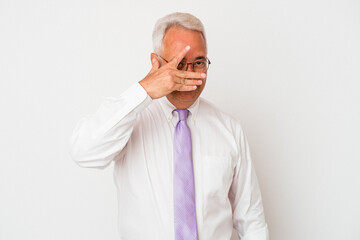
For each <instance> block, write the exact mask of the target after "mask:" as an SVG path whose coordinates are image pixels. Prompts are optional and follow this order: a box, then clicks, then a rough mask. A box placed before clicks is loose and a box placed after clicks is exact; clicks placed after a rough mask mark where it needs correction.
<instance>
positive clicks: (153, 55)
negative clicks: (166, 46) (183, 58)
mask: <svg viewBox="0 0 360 240" xmlns="http://www.w3.org/2000/svg"><path fill="white" fill-rule="evenodd" d="M154 59H156V60H157V61H159V58H158V56H157V55H156V54H155V53H151V54H150V60H151V65H153V61H154Z"/></svg>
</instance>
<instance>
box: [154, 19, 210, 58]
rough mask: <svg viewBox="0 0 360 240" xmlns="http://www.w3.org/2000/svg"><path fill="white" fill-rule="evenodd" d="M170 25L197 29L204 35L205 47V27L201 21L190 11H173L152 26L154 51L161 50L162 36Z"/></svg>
mask: <svg viewBox="0 0 360 240" xmlns="http://www.w3.org/2000/svg"><path fill="white" fill-rule="evenodd" d="M172 27H181V28H185V29H187V30H193V31H198V32H200V33H201V35H202V36H203V37H204V40H205V47H206V37H205V29H204V26H203V24H202V22H201V21H200V20H199V19H198V18H197V17H195V16H194V15H191V14H190V13H180V12H175V13H171V14H169V15H166V16H165V17H162V18H160V19H159V20H158V21H157V22H156V24H155V27H154V31H153V34H152V40H153V48H154V52H155V53H159V52H160V51H162V50H163V42H162V41H163V38H164V36H165V34H166V32H167V30H169V29H170V28H172Z"/></svg>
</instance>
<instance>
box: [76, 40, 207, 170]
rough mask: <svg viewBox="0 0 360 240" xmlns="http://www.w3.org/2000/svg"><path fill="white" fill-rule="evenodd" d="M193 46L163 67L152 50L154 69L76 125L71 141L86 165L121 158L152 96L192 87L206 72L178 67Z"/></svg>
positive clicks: (91, 165) (100, 166) (101, 166)
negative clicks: (139, 114)
mask: <svg viewBox="0 0 360 240" xmlns="http://www.w3.org/2000/svg"><path fill="white" fill-rule="evenodd" d="M189 49H190V47H186V48H185V49H183V50H182V51H181V52H180V53H179V54H178V55H177V56H175V57H174V58H173V59H172V60H171V61H170V62H169V63H168V64H165V65H164V66H162V67H160V63H159V61H158V60H157V59H156V56H157V55H156V54H152V55H151V57H152V69H151V70H150V72H149V73H148V75H147V76H146V77H145V78H144V79H143V80H141V81H140V82H139V83H136V84H134V85H133V86H132V87H131V88H129V89H128V90H127V91H126V92H124V93H123V94H122V95H121V96H120V97H118V98H108V99H107V100H106V101H105V102H104V103H103V104H102V105H101V107H100V109H99V110H98V112H97V113H95V114H94V115H92V116H89V117H85V118H83V119H82V120H81V121H80V122H79V123H78V125H77V126H76V128H75V130H74V132H73V135H72V138H71V141H70V153H71V156H72V158H73V159H74V160H75V161H76V162H77V163H78V164H79V165H80V166H83V167H98V168H103V167H106V166H107V165H108V164H109V163H110V162H111V161H112V160H116V159H117V158H121V156H123V154H124V147H125V145H126V143H127V141H128V140H129V138H130V136H131V133H132V130H133V124H134V121H135V118H136V114H137V113H138V112H140V111H141V110H142V109H143V108H144V107H146V106H147V105H148V103H149V102H150V101H151V99H156V98H160V97H163V96H166V95H167V94H169V93H171V92H173V91H175V90H176V91H192V90H194V89H196V88H197V85H200V84H201V83H202V82H201V81H199V79H204V78H205V77H206V74H204V73H197V72H188V71H179V70H177V68H176V67H177V65H178V63H179V62H180V61H181V60H182V59H183V57H184V56H185V54H186V53H187V51H188V50H189Z"/></svg>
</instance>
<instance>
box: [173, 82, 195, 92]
mask: <svg viewBox="0 0 360 240" xmlns="http://www.w3.org/2000/svg"><path fill="white" fill-rule="evenodd" d="M195 89H197V86H185V85H181V84H179V85H178V86H177V91H181V92H189V91H194V90H195Z"/></svg>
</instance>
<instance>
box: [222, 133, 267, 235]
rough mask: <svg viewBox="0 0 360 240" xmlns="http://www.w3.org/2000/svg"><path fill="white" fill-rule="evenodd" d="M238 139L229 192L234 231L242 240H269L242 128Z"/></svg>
mask: <svg viewBox="0 0 360 240" xmlns="http://www.w3.org/2000/svg"><path fill="white" fill-rule="evenodd" d="M238 136H239V139H238V145H239V147H240V149H239V153H238V155H239V156H238V162H237V165H236V167H235V172H234V177H233V183H232V185H231V188H230V191H229V199H230V202H231V206H232V210H233V224H234V228H235V229H236V230H237V233H238V235H239V238H240V239H241V240H268V239H269V233H268V228H267V224H266V222H265V217H264V210H263V205H262V200H261V192H260V188H259V184H258V181H257V177H256V174H255V169H254V166H253V165H252V162H251V157H250V152H249V146H248V143H247V140H246V137H245V135H244V133H243V131H242V130H241V127H238Z"/></svg>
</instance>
